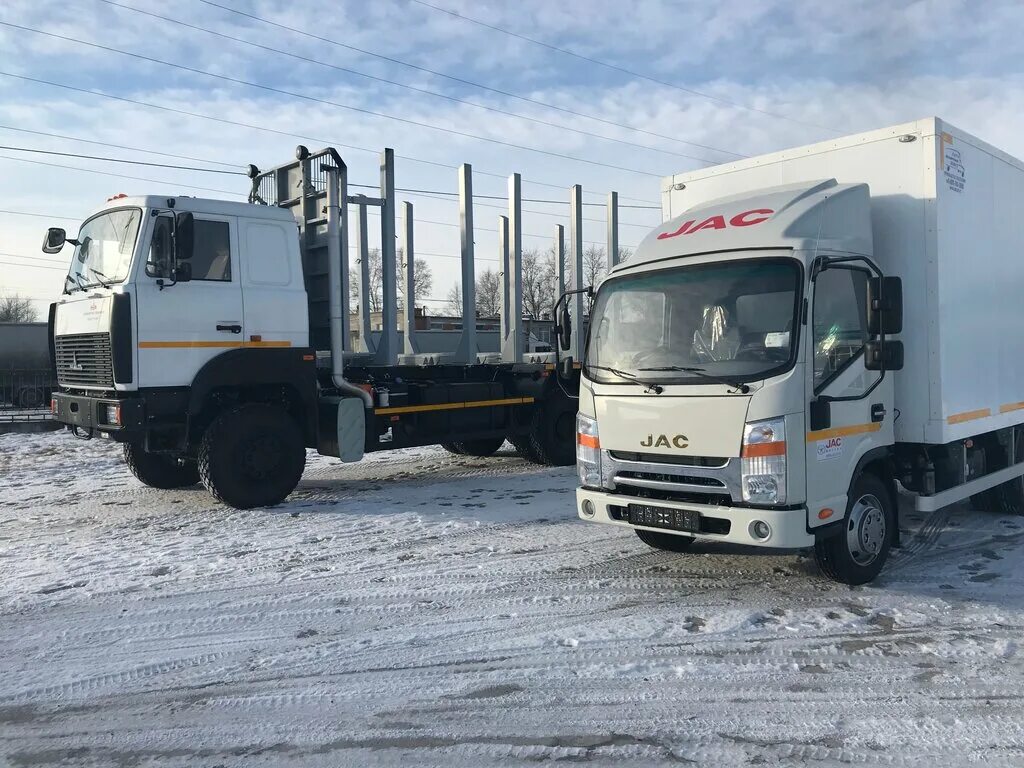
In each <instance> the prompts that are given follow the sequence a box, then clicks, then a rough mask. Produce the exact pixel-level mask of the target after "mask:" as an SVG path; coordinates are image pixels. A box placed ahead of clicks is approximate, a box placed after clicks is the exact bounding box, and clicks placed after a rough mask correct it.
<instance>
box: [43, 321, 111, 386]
mask: <svg viewBox="0 0 1024 768" xmlns="http://www.w3.org/2000/svg"><path fill="white" fill-rule="evenodd" d="M54 352H55V354H56V359H57V383H58V384H60V385H61V386H62V387H103V388H108V389H113V387H114V366H113V356H112V354H111V351H110V334H109V333H75V334H71V335H68V336H58V337H57V338H56V339H54Z"/></svg>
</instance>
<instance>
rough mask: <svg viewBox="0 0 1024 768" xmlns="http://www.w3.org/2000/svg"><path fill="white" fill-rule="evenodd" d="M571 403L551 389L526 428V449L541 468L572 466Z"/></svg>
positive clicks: (573, 423)
mask: <svg viewBox="0 0 1024 768" xmlns="http://www.w3.org/2000/svg"><path fill="white" fill-rule="evenodd" d="M577 410H578V407H577V403H576V401H575V400H571V399H569V398H568V397H567V396H566V395H565V394H563V393H562V390H561V388H559V387H555V388H553V389H551V390H550V391H549V393H548V396H547V397H546V398H545V399H544V404H543V406H541V407H540V408H538V409H537V410H536V412H535V413H534V415H533V421H532V422H531V424H530V434H529V438H530V448H531V449H532V451H533V453H534V454H535V455H536V456H537V458H538V459H539V463H541V464H549V465H551V466H553V467H567V466H569V465H570V464H575V463H576V411H577Z"/></svg>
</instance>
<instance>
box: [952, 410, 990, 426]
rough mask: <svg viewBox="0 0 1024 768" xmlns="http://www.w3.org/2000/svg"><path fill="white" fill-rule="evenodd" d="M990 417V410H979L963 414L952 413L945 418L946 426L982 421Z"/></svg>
mask: <svg viewBox="0 0 1024 768" xmlns="http://www.w3.org/2000/svg"><path fill="white" fill-rule="evenodd" d="M991 415H992V409H991V408H979V409H978V410H976V411H964V412H963V413H954V414H953V415H952V416H947V417H946V423H947V424H963V423H964V422H965V421H974V420H975V419H984V418H988V417H989V416H991Z"/></svg>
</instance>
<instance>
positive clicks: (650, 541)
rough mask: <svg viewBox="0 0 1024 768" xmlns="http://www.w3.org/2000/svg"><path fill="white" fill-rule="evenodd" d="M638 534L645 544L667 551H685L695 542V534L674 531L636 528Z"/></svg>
mask: <svg viewBox="0 0 1024 768" xmlns="http://www.w3.org/2000/svg"><path fill="white" fill-rule="evenodd" d="M636 535H637V537H638V538H639V539H640V541H642V542H643V543H644V544H646V545H647V546H649V547H654V548H655V549H663V550H665V551H666V552H685V551H686V550H688V549H689V548H690V545H691V544H693V536H679V535H677V534H674V533H658V532H657V531H645V530H643V529H642V528H637V529H636Z"/></svg>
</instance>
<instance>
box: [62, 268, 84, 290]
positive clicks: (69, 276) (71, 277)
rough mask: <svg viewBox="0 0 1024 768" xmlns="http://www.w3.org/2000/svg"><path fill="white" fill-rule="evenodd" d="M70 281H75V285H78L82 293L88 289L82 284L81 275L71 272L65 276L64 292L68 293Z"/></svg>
mask: <svg viewBox="0 0 1024 768" xmlns="http://www.w3.org/2000/svg"><path fill="white" fill-rule="evenodd" d="M69 280H74V281H75V283H76V284H77V285H78V290H80V291H84V290H85V289H86V287H87V286H86V285H85V283H83V282H82V276H81V275H80V274H78V273H77V272H71V273H70V274H67V275H65V276H64V290H66V291H67V285H68V281H69ZM68 293H71V291H68Z"/></svg>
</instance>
